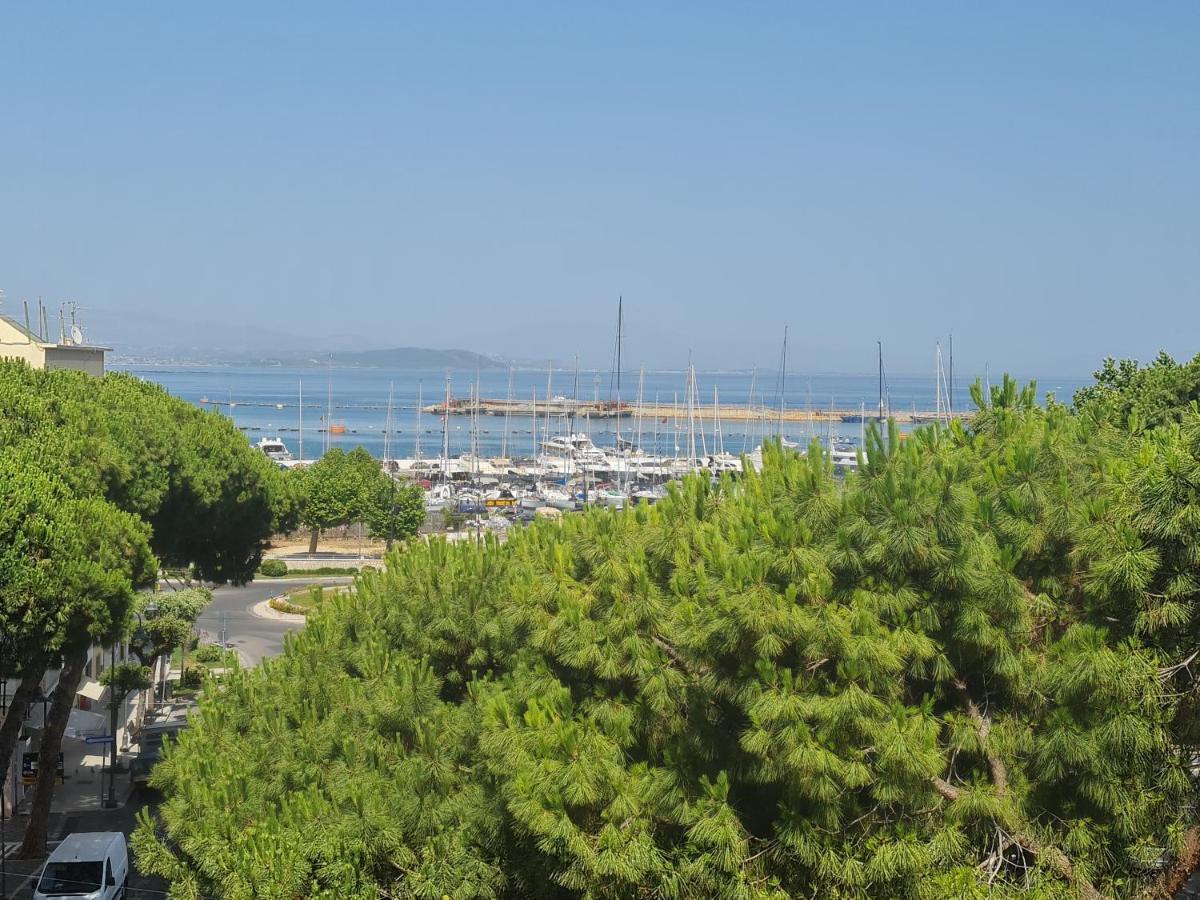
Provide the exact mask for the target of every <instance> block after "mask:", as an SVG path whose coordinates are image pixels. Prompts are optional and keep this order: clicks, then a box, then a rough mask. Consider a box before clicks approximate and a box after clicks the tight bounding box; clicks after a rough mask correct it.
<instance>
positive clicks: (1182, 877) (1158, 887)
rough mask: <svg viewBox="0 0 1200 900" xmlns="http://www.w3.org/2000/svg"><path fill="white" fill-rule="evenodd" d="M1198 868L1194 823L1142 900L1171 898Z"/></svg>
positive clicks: (1199, 844)
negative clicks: (1174, 855)
mask: <svg viewBox="0 0 1200 900" xmlns="http://www.w3.org/2000/svg"><path fill="white" fill-rule="evenodd" d="M1193 655H1194V654H1193ZM1197 868H1200V825H1193V826H1192V827H1191V828H1189V829H1188V830H1187V831H1186V832H1184V835H1183V849H1181V850H1180V851H1179V856H1177V857H1176V858H1175V862H1174V864H1172V865H1171V867H1170V868H1168V869H1167V870H1166V871H1165V872H1163V873H1162V874H1161V875H1159V876H1158V878H1157V879H1156V880H1155V881H1154V883H1153V884H1151V885H1150V886H1149V887H1147V888H1146V889H1145V890H1144V891H1142V894H1141V897H1142V900H1170V898H1171V897H1174V896H1175V895H1176V894H1177V893H1178V892H1179V889H1180V888H1182V887H1183V886H1184V884H1186V883H1187V880H1188V879H1189V878H1190V877H1191V876H1192V873H1193V872H1195V871H1196V869H1197Z"/></svg>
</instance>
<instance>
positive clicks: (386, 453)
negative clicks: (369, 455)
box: [383, 381, 396, 465]
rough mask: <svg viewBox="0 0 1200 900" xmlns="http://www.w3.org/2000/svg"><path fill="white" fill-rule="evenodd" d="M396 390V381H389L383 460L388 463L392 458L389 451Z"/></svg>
mask: <svg viewBox="0 0 1200 900" xmlns="http://www.w3.org/2000/svg"><path fill="white" fill-rule="evenodd" d="M395 390H396V382H394V381H389V382H388V405H387V422H386V424H385V425H384V426H383V462H384V464H385V465H386V464H387V461H388V460H389V459H391V456H389V453H390V452H391V448H392V395H393V393H394V392H395Z"/></svg>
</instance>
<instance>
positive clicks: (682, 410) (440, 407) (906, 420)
mask: <svg viewBox="0 0 1200 900" xmlns="http://www.w3.org/2000/svg"><path fill="white" fill-rule="evenodd" d="M422 411H423V412H425V413H427V414H429V415H433V416H441V415H445V414H446V412H447V409H446V404H445V403H432V404H430V405H428V406H425V407H422ZM449 413H450V415H452V416H471V415H480V416H523V417H525V418H530V417H532V416H535V415H536V416H551V417H552V418H569V417H574V418H576V419H617V418H619V419H633V420H637V419H639V418H641V419H644V420H654V419H658V420H659V421H660V422H661V423H665V422H675V421H678V422H680V423H684V422H687V420H688V417H689V416H691V417H692V418H693V419H694V420H695V421H696V422H697V423H699V422H709V423H711V422H714V421H716V420H717V419H720V421H722V422H760V421H763V422H778V421H780V420H782V421H784V422H853V423H855V424H857V423H859V422H861V421H867V422H872V421H875V420H876V419H878V418H879V415H878V413H877V412H876V410H874V409H868V410H866V412H865V414H864V412H863V411H862V409H861V408H859V409H800V408H796V409H787V408H785V409H783V410H782V411H781V410H779V409H778V408H774V409H772V408H771V407H764V406H749V405H743V404H721V405H720V406H717V407H714V406H712V405H711V404H708V405H705V406H694V407H692V409H691V410H690V411H689V409H688V407H687V406H686V404H673V403H642V404H640V405H638V404H634V403H625V402H621V403H620V404H619V405H618V404H617V403H616V401H599V402H597V401H593V400H571V399H569V398H563V397H556V398H554V399H552V400H549V401H540V402H538V403H534V402H533V401H531V400H498V399H497V400H489V399H487V398H484V399H481V400H479V401H475V400H471V399H468V398H464V399H461V400H451V401H450V408H449ZM884 418H885V419H886V418H891V419H895V420H896V422H897V423H899V424H902V425H920V424H924V423H928V422H935V421H938V420H939V419H941V420H942V421H945V420H946V419H948V418H953V419H959V420H962V421H967V420H969V419H970V418H971V413H970V412H955V413H953V414H947V413H945V412H943V413H941V415H939V414H938V413H936V412H932V411H928V410H910V411H907V412H906V411H903V410H889V411H888V412H887V413H886V414H885V416H884Z"/></svg>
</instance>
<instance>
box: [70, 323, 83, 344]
mask: <svg viewBox="0 0 1200 900" xmlns="http://www.w3.org/2000/svg"><path fill="white" fill-rule="evenodd" d="M71 343H72V344H82V343H83V329H81V328H80V327H79V326H78V325H72V326H71Z"/></svg>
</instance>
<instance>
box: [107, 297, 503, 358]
mask: <svg viewBox="0 0 1200 900" xmlns="http://www.w3.org/2000/svg"><path fill="white" fill-rule="evenodd" d="M88 326H89V327H88V330H87V335H88V338H89V339H90V340H92V341H94V342H95V343H99V344H101V345H105V346H108V347H112V348H113V360H114V361H115V362H120V361H126V362H142V363H161V364H169V363H180V364H188V365H196V364H205V365H221V366H235V365H251V366H326V365H329V364H330V363H331V362H332V363H333V365H335V366H357V367H362V368H387V369H443V368H447V369H495V368H503V367H504V366H507V365H508V363H507V361H505V360H503V359H498V358H496V357H492V356H487V355H485V354H483V353H476V352H474V351H472V350H457V349H454V350H435V349H429V348H426V347H387V346H383V345H381V342H380V341H379V340H378V338H375V339H372V338H370V337H365V338H364V337H363V336H361V335H353V334H324V335H321V336H320V337H312V336H307V337H306V336H301V335H296V334H291V333H288V332H286V331H274V330H269V329H261V328H258V329H247V328H237V327H230V326H229V325H228V324H226V323H221V322H194V321H183V320H180V319H176V318H175V317H173V316H167V315H163V314H161V313H158V312H155V311H153V310H149V311H138V312H136V313H131V312H128V311H125V310H108V309H94V310H92V311H91V312H90V314H89V318H88ZM351 348H353V349H351ZM359 348H364V349H359Z"/></svg>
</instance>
